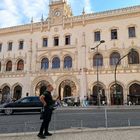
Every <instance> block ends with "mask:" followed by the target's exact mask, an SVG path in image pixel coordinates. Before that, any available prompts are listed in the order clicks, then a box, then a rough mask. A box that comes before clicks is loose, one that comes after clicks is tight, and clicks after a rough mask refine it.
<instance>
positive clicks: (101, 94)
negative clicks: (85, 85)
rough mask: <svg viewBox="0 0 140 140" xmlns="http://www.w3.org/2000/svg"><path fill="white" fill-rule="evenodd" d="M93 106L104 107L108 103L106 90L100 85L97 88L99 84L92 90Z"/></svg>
mask: <svg viewBox="0 0 140 140" xmlns="http://www.w3.org/2000/svg"><path fill="white" fill-rule="evenodd" d="M91 96H92V98H93V99H92V104H93V105H99V103H100V105H104V104H106V103H107V97H106V95H105V89H104V87H103V86H102V85H101V84H99V85H98V87H97V84H96V85H95V86H93V88H92V95H91Z"/></svg>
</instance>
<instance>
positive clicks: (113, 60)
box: [110, 52, 120, 65]
mask: <svg viewBox="0 0 140 140" xmlns="http://www.w3.org/2000/svg"><path fill="white" fill-rule="evenodd" d="M119 60H120V54H119V53H118V52H113V53H112V54H111V55H110V65H116V64H117V62H118V61H119Z"/></svg>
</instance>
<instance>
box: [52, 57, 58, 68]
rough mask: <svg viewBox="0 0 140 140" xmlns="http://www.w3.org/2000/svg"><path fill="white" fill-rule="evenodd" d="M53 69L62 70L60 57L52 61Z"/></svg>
mask: <svg viewBox="0 0 140 140" xmlns="http://www.w3.org/2000/svg"><path fill="white" fill-rule="evenodd" d="M52 68H53V69H57V68H60V59H59V58H58V57H54V58H53V60H52Z"/></svg>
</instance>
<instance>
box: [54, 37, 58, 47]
mask: <svg viewBox="0 0 140 140" xmlns="http://www.w3.org/2000/svg"><path fill="white" fill-rule="evenodd" d="M54 46H59V38H58V37H54Z"/></svg>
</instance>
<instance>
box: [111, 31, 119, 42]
mask: <svg viewBox="0 0 140 140" xmlns="http://www.w3.org/2000/svg"><path fill="white" fill-rule="evenodd" d="M116 39H118V30H117V29H111V40H116Z"/></svg>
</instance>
